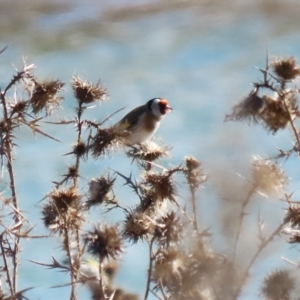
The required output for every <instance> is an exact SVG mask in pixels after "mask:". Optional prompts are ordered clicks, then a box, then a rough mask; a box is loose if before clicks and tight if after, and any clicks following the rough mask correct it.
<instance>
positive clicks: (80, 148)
mask: <svg viewBox="0 0 300 300" xmlns="http://www.w3.org/2000/svg"><path fill="white" fill-rule="evenodd" d="M87 149H88V147H87V146H86V144H85V142H83V141H79V142H77V144H76V145H74V146H73V151H72V153H73V154H74V155H75V156H76V157H83V156H84V155H85V154H86V153H87Z"/></svg>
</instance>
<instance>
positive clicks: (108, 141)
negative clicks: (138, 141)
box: [91, 127, 120, 158]
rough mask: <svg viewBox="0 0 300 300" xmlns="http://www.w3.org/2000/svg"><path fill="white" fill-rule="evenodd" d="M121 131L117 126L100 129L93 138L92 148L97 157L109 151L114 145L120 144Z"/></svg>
mask: <svg viewBox="0 0 300 300" xmlns="http://www.w3.org/2000/svg"><path fill="white" fill-rule="evenodd" d="M119 137H120V132H119V130H118V129H117V128H116V127H109V128H105V129H98V131H97V133H96V134H95V136H94V137H93V138H92V144H91V150H92V154H93V156H94V157H95V158H98V157H100V156H102V155H105V154H107V153H109V151H110V150H112V149H113V148H114V147H117V146H118V138H119Z"/></svg>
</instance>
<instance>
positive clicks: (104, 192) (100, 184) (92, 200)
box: [86, 175, 116, 208]
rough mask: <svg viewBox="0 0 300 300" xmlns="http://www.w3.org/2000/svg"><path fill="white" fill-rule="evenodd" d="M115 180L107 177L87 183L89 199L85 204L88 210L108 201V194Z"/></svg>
mask: <svg viewBox="0 0 300 300" xmlns="http://www.w3.org/2000/svg"><path fill="white" fill-rule="evenodd" d="M115 180H116V178H115V177H114V178H113V177H110V176H109V175H108V176H100V177H98V178H93V179H91V181H90V182H89V199H88V201H87V202H86V204H87V206H88V208H90V207H91V206H93V205H98V204H102V203H103V202H105V201H106V200H107V199H108V193H109V192H110V191H111V189H112V187H113V185H114V182H115Z"/></svg>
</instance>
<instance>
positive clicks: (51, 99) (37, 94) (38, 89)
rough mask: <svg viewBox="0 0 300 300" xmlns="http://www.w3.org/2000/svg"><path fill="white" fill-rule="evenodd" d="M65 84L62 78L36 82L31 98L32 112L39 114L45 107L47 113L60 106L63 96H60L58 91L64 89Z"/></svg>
mask: <svg viewBox="0 0 300 300" xmlns="http://www.w3.org/2000/svg"><path fill="white" fill-rule="evenodd" d="M64 85H65V84H64V83H63V82H61V81H60V80H50V81H44V82H42V83H38V82H35V83H34V90H33V92H32V95H31V98H30V105H31V107H32V112H33V113H34V114H37V113H38V112H40V111H42V110H43V109H46V113H47V114H51V113H52V112H53V111H54V110H55V109H56V108H57V107H59V106H60V102H61V100H62V99H63V97H61V96H59V95H58V93H59V92H60V91H61V90H62V87H63V86H64Z"/></svg>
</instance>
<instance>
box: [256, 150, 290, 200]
mask: <svg viewBox="0 0 300 300" xmlns="http://www.w3.org/2000/svg"><path fill="white" fill-rule="evenodd" d="M252 177H253V182H254V185H255V186H256V187H257V189H259V190H260V191H261V192H263V193H266V194H270V195H277V194H279V193H281V192H283V191H284V189H285V186H286V185H287V183H288V178H287V176H286V174H285V172H284V171H283V170H282V169H281V168H280V167H279V166H278V164H277V163H274V162H271V161H270V160H267V159H262V158H260V157H258V156H254V157H253V161H252Z"/></svg>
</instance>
